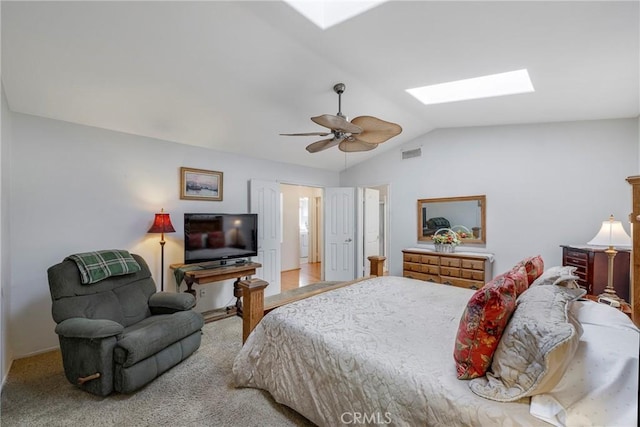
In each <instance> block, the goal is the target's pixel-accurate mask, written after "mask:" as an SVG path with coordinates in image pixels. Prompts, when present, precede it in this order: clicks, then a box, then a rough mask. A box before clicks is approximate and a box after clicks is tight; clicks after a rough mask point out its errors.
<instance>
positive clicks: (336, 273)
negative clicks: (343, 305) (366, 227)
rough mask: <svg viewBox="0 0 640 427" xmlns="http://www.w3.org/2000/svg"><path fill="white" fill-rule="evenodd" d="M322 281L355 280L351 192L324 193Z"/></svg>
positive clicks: (346, 190)
mask: <svg viewBox="0 0 640 427" xmlns="http://www.w3.org/2000/svg"><path fill="white" fill-rule="evenodd" d="M324 191H325V192H324V206H325V209H324V224H325V226H324V259H323V266H324V280H327V281H346V280H353V279H354V278H355V224H354V223H355V189H354V188H325V190H324Z"/></svg>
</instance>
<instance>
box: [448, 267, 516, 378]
mask: <svg viewBox="0 0 640 427" xmlns="http://www.w3.org/2000/svg"><path fill="white" fill-rule="evenodd" d="M515 307H516V285H515V283H514V280H513V278H511V277H510V276H509V274H508V273H506V274H503V275H500V276H498V277H496V278H495V279H493V280H492V281H491V282H489V283H487V284H486V285H485V286H483V287H482V288H481V289H478V290H477V291H476V292H475V293H474V294H473V296H472V297H471V299H470V300H469V302H468V303H467V307H466V308H465V310H464V312H463V313H462V317H461V318H460V325H459V326H458V334H457V336H456V343H455V348H454V350H453V358H454V359H455V361H456V369H457V371H458V379H461V380H468V379H471V378H477V377H481V376H483V375H484V374H485V373H486V372H487V369H488V368H489V366H491V359H492V358H493V353H494V352H495V350H496V348H497V347H498V343H499V342H500V337H501V336H502V332H503V331H504V328H505V327H506V325H507V322H508V321H509V318H510V317H511V314H512V313H513V311H514V310H515Z"/></svg>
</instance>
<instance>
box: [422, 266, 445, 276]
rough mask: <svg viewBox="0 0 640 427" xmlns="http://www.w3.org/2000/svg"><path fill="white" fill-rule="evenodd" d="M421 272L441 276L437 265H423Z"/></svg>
mask: <svg viewBox="0 0 640 427" xmlns="http://www.w3.org/2000/svg"><path fill="white" fill-rule="evenodd" d="M420 272H421V273H427V274H440V267H438V266H437V265H425V264H422V265H421V268H420Z"/></svg>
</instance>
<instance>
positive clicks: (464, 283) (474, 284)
mask: <svg viewBox="0 0 640 427" xmlns="http://www.w3.org/2000/svg"><path fill="white" fill-rule="evenodd" d="M442 283H443V284H445V285H452V286H457V287H459V288H467V289H480V288H481V287H483V286H484V282H482V281H478V280H469V279H460V278H457V277H443V278H442Z"/></svg>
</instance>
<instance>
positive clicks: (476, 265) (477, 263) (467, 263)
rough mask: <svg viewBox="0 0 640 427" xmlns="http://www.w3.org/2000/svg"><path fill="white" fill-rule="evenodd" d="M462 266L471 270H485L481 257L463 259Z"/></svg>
mask: <svg viewBox="0 0 640 427" xmlns="http://www.w3.org/2000/svg"><path fill="white" fill-rule="evenodd" d="M461 261H462V268H468V269H471V270H483V271H484V261H482V260H479V259H463V260H461Z"/></svg>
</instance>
